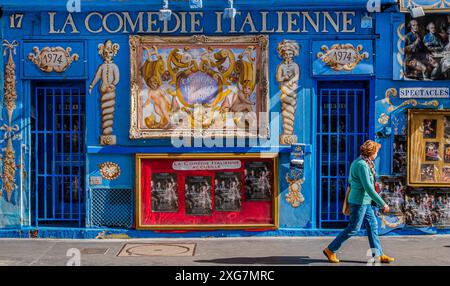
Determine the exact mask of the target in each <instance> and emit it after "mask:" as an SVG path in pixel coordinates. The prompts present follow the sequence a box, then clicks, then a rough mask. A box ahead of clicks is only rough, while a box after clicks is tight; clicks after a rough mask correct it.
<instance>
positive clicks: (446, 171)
mask: <svg viewBox="0 0 450 286" xmlns="http://www.w3.org/2000/svg"><path fill="white" fill-rule="evenodd" d="M442 181H443V182H450V166H449V167H443V168H442Z"/></svg>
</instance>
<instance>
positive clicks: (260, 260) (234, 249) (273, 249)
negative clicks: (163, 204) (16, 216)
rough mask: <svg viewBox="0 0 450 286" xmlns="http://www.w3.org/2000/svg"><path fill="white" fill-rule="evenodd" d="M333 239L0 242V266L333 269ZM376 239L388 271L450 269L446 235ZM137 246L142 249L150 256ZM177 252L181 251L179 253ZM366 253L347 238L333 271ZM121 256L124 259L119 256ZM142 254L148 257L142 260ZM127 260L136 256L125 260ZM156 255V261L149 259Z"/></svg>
mask: <svg viewBox="0 0 450 286" xmlns="http://www.w3.org/2000/svg"><path fill="white" fill-rule="evenodd" d="M332 239H333V238H332V237H267V238H266V237H263V238H261V237H252V238H202V239H184V238H183V239H181V238H176V239H173V238H171V239H103V240H98V239H97V240H52V239H0V265H2V266H6V265H11V266H15V265H21V266H26V265H31V266H36V265H59V266H64V265H67V263H68V262H69V261H72V262H73V260H71V258H74V257H75V254H74V253H77V251H78V250H79V251H80V253H81V255H80V258H81V259H80V264H81V265H82V266H87V265H92V266H100V265H106V266H107V265H124V266H132V265H139V266H222V265H225V266H236V265H243V266H269V265H270V266H285V265H297V266H317V265H321V266H324V265H330V266H336V265H334V264H328V263H327V261H326V260H325V257H324V256H323V254H322V249H323V248H324V247H325V246H326V245H327V244H328V243H329V242H330V241H331V240H332ZM380 239H381V244H382V246H383V249H384V251H385V253H386V254H388V255H390V256H393V257H395V258H396V262H394V263H393V264H391V265H393V266H399V265H404V266H412V265H416V266H438V265H440V266H450V235H428V236H427V235H422V236H401V237H398V236H397V237H381V238H380ZM128 243H131V244H133V246H134V247H135V248H133V249H134V250H130V251H128V252H126V251H122V250H124V247H125V246H126V244H128ZM134 244H138V245H134ZM141 244H145V246H146V247H150V248H151V250H149V249H147V248H145V247H143V245H141ZM125 248H126V247H125ZM194 248H195V249H194ZM74 249H75V250H74ZM180 249H186V251H181V252H180ZM68 250H69V251H68ZM367 250H368V241H367V237H353V238H351V239H350V241H348V242H347V243H346V244H344V246H343V247H342V249H341V250H340V251H339V253H338V257H339V258H340V259H341V263H340V264H338V265H340V266H350V265H354V266H364V265H366V264H367V261H368V259H369V257H367V256H366V253H367ZM139 251H140V252H139ZM189 251H192V252H191V253H190V252H189ZM120 252H122V253H124V254H125V256H118V254H119V253H120ZM145 253H147V254H150V255H153V256H142V255H143V254H145ZM130 254H132V255H137V256H129V255H130ZM155 254H156V255H159V256H154V255H155ZM192 254H193V255H192ZM160 255H172V256H160ZM174 255H175V256H174ZM179 255H188V256H179Z"/></svg>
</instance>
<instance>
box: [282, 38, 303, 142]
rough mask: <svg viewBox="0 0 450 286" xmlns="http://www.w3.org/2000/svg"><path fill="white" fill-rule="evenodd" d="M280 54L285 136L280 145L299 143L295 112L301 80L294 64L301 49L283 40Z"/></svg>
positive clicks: (297, 68) (292, 42) (298, 69)
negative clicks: (295, 133)
mask: <svg viewBox="0 0 450 286" xmlns="http://www.w3.org/2000/svg"><path fill="white" fill-rule="evenodd" d="M277 50H278V53H279V54H280V56H281V57H282V58H283V62H282V63H281V64H279V65H278V67H277V81H278V82H279V83H280V90H281V110H282V115H283V134H282V135H281V137H280V144H292V143H297V136H296V135H294V124H295V111H296V108H297V89H298V80H299V79H300V67H299V65H298V64H296V63H295V62H293V58H294V57H296V56H298V55H299V50H300V47H299V45H298V44H297V43H296V42H295V41H291V40H283V41H282V42H281V43H280V44H278V48H277Z"/></svg>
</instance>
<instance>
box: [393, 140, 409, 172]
mask: <svg viewBox="0 0 450 286" xmlns="http://www.w3.org/2000/svg"><path fill="white" fill-rule="evenodd" d="M407 142H408V141H407V139H406V136H404V135H395V136H394V146H393V147H394V148H393V149H394V158H393V172H394V173H395V174H406V165H407V164H406V146H407V144H408V143H407Z"/></svg>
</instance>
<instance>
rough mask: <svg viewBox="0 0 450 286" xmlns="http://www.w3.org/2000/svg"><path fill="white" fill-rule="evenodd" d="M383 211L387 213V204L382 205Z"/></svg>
mask: <svg viewBox="0 0 450 286" xmlns="http://www.w3.org/2000/svg"><path fill="white" fill-rule="evenodd" d="M383 212H384V213H388V212H389V206H388V205H384V206H383Z"/></svg>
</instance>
